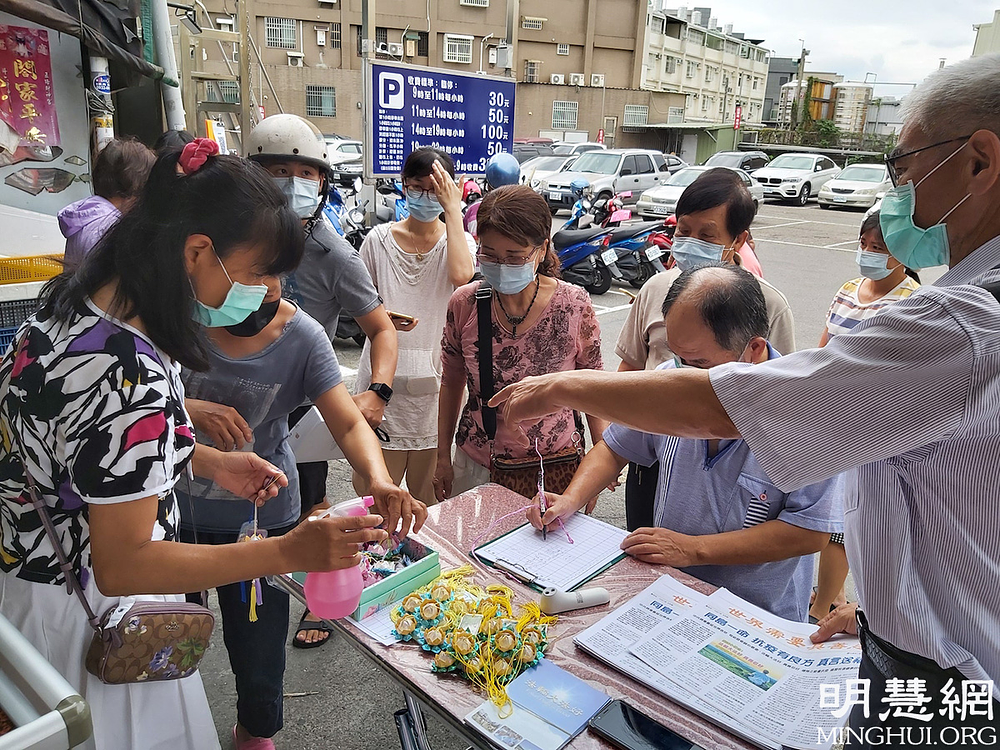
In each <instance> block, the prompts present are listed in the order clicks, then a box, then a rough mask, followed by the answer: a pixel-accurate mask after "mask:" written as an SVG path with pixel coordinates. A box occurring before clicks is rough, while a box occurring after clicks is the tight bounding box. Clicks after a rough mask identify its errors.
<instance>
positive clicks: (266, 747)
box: [233, 726, 275, 750]
mask: <svg viewBox="0 0 1000 750" xmlns="http://www.w3.org/2000/svg"><path fill="white" fill-rule="evenodd" d="M233 748H234V750H275V747H274V740H272V739H271V738H270V737H251V738H250V739H248V740H246V741H245V742H240V741H239V739H238V735H237V734H236V727H235V726H234V727H233Z"/></svg>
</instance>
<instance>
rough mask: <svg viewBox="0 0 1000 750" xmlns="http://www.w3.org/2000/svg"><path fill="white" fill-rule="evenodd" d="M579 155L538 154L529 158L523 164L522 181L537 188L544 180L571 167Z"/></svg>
mask: <svg viewBox="0 0 1000 750" xmlns="http://www.w3.org/2000/svg"><path fill="white" fill-rule="evenodd" d="M577 157H578V154H574V155H573V156H536V157H535V158H534V159H528V161H526V162H524V163H523V164H522V165H521V182H523V183H525V184H527V185H530V186H531V187H533V188H534V189H536V190H537V189H538V186H539V185H541V184H542V180H548V179H551V178H552V177H554V176H555V175H557V174H559V173H560V172H563V171H565V170H567V169H569V167H570V165H572V164H573V162H575V161H576V160H577Z"/></svg>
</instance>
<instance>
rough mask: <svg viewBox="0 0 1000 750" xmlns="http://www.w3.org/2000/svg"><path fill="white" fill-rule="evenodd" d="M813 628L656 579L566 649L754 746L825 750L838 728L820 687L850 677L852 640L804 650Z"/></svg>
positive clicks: (725, 594)
mask: <svg viewBox="0 0 1000 750" xmlns="http://www.w3.org/2000/svg"><path fill="white" fill-rule="evenodd" d="M699 597H700V598H699ZM678 599H684V600H686V601H687V602H689V603H690V606H687V605H685V604H683V603H681V602H678V601H677V600H678ZM666 610H670V612H669V613H668V612H667V611H666ZM654 612H659V613H662V616H657V615H654V614H653V613H654ZM815 629H816V628H815V626H814V625H808V624H805V623H797V622H792V621H789V620H785V619H783V618H780V617H777V616H775V615H772V614H771V613H769V612H765V611H764V610H762V609H760V608H758V607H755V606H754V605H752V604H750V603H749V602H747V601H745V600H743V599H740V598H739V597H737V596H735V595H734V594H732V593H731V592H729V591H726V590H725V589H720V590H718V591H716V592H715V593H714V594H712V595H711V596H709V597H705V596H703V595H700V594H698V593H697V592H694V591H693V590H692V589H690V588H688V587H686V586H684V585H683V584H681V583H679V582H677V581H675V580H673V579H671V578H669V577H668V576H664V577H662V578H661V579H660V580H659V581H657V582H656V583H654V584H653V585H652V586H650V587H649V588H647V589H646V590H645V591H644V592H642V593H641V594H640V595H639V596H637V597H635V598H634V599H633V600H632V601H631V602H629V604H627V605H625V606H624V607H621V608H619V609H618V610H616V611H615V612H612V613H611V614H610V615H608V616H607V617H605V618H604V619H603V620H602V621H601V622H599V623H597V624H596V625H594V626H592V627H591V628H588V629H587V630H586V631H584V632H583V633H581V634H580V635H579V636H578V637H577V639H576V642H577V643H578V644H579V645H580V646H581V647H582V648H584V649H586V650H587V651H589V652H591V653H593V654H594V655H595V656H597V657H598V658H601V659H602V660H604V661H607V662H608V663H610V664H612V665H613V666H616V667H617V668H619V669H621V670H622V671H624V672H625V673H626V674H629V675H630V676H632V677H634V678H636V679H637V680H639V681H641V682H644V683H646V684H648V685H649V686H650V687H652V688H654V689H655V690H657V691H659V692H661V693H663V694H664V695H666V696H667V697H668V698H670V699H671V700H674V701H675V702H677V703H680V704H682V705H684V706H686V707H687V708H689V709H691V710H692V711H694V712H696V713H698V714H700V715H702V716H704V717H705V718H707V719H709V720H710V721H712V722H714V723H716V724H718V725H719V726H722V727H723V728H725V729H727V730H729V731H731V732H733V733H734V734H736V735H738V736H740V737H743V738H744V739H747V740H749V741H750V742H753V743H754V744H756V745H759V746H761V747H765V748H777V747H781V746H784V747H794V748H809V749H810V750H812V749H814V748H824V747H826V748H829V747H831V746H832V745H833V742H834V740H835V738H836V735H837V734H838V733H837V732H836V731H835V730H836V729H837V727H838V726H839V725H840V724H842V723H843V721H844V719H843V717H841V718H837V717H836V716H834V713H833V712H832V711H831V709H830V707H829V706H826V705H825V703H824V701H823V700H822V699H821V698H822V695H823V690H824V687H823V686H828V685H844V684H845V683H846V682H847V681H849V680H855V679H856V678H857V676H858V665H859V664H860V662H861V646H860V643H859V642H858V639H857V638H852V637H846V636H843V637H838V638H837V639H835V640H833V641H830V642H827V643H822V644H813V643H812V642H811V641H810V640H809V635H810V634H811V633H812V632H814V631H815ZM615 639H617V641H618V642H617V643H612V641H614V640H615ZM612 652H617V653H612ZM622 652H627V657H624V658H623V654H622ZM636 662H639V663H640V664H641V666H639V667H637V666H636ZM650 672H652V673H653V675H655V677H652V678H651V677H650Z"/></svg>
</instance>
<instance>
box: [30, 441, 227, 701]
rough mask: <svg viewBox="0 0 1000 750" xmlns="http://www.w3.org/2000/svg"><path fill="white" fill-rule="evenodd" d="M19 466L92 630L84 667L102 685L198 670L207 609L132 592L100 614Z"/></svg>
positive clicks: (208, 622) (209, 622)
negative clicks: (138, 596) (137, 596)
mask: <svg viewBox="0 0 1000 750" xmlns="http://www.w3.org/2000/svg"><path fill="white" fill-rule="evenodd" d="M12 432H13V431H12ZM15 440H16V438H15ZM17 442H19V441H17ZM21 465H22V466H24V476H25V478H26V480H27V486H28V494H29V496H30V497H31V502H32V504H33V505H34V506H35V510H37V511H38V515H39V517H40V518H41V520H42V526H43V527H44V528H45V533H46V535H47V536H48V537H49V541H50V542H51V543H52V547H53V548H54V549H55V552H56V557H57V558H58V559H59V568H60V570H62V572H63V576H64V577H65V578H66V585H67V586H68V587H69V589H70V591H72V592H73V593H74V594H76V597H77V598H78V599H79V600H80V604H82V605H83V608H84V610H85V611H86V613H87V621H88V622H89V623H90V627H92V628H93V629H94V638H93V640H92V641H91V642H90V648H89V649H88V651H87V658H86V660H85V664H86V667H87V671H88V672H90V673H91V674H92V675H94V676H95V677H96V678H97V679H99V680H100V681H101V682H103V683H104V684H106V685H126V684H130V683H135V682H157V681H161V680H176V679H179V678H181V677H187V676H188V675H190V674H192V673H193V672H194V671H195V670H197V669H198V664H199V663H200V662H201V658H202V656H204V655H205V651H206V650H207V649H208V644H209V639H210V638H211V637H212V629H213V628H214V627H215V615H213V614H212V612H211V610H209V609H207V608H206V607H202V606H201V605H198V604H190V603H188V602H165V601H152V602H150V601H136V600H135V599H134V598H133V597H123V598H122V599H121V600H120V601H119V603H118V606H116V607H112V608H111V609H109V610H108V611H107V612H105V613H104V615H103V617H100V618H98V616H97V615H95V614H94V610H93V609H91V607H90V603H89V602H88V601H87V597H86V596H84V594H83V589H82V588H81V587H80V581H79V579H78V578H77V577H76V573H75V572H74V571H73V566H72V565H71V564H70V562H69V560H68V559H67V557H66V551H65V550H64V549H63V547H62V544H61V543H60V541H59V536H58V534H57V532H56V528H55V525H54V524H53V523H52V517H51V516H50V515H49V509H48V507H47V506H46V505H45V503H43V502H42V499H41V497H39V495H38V492H37V491H36V489H35V483H34V481H33V480H32V479H31V475H30V474H29V473H28V468H27V466H25V465H24V459H23V457H22V458H21Z"/></svg>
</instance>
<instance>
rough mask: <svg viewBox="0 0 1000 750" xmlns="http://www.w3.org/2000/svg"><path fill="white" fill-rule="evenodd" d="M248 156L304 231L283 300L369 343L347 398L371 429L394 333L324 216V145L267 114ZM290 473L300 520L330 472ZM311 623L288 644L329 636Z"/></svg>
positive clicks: (301, 127)
mask: <svg viewBox="0 0 1000 750" xmlns="http://www.w3.org/2000/svg"><path fill="white" fill-rule="evenodd" d="M247 158H248V159H251V160H252V161H256V162H258V163H259V164H260V165H261V166H262V167H264V168H265V169H266V170H267V171H268V172H270V173H271V176H272V177H274V179H275V180H276V181H277V182H278V184H279V186H280V187H281V190H282V192H284V193H285V196H286V197H287V199H288V202H289V205H290V206H291V207H292V209H293V210H294V211H295V212H296V213H297V214H298V216H299V218H301V219H302V223H303V227H304V229H305V233H306V246H305V255H304V256H303V258H302V263H301V264H300V265H299V267H298V269H296V271H295V272H294V273H292V274H290V275H289V276H288V277H287V279H286V280H285V296H286V297H289V298H291V299H292V300H294V301H295V302H296V303H297V304H298V305H299V306H301V307H302V309H303V310H305V311H306V312H307V313H308V314H309V315H310V316H312V317H313V318H315V319H316V320H317V321H319V323H320V324H321V325H322V326H323V327H324V328H325V329H326V332H327V335H328V336H329V337H330V340H331V341H333V339H334V337H335V336H336V332H337V320H338V319H339V318H340V314H341V312H346V313H347V314H348V315H350V316H351V317H353V318H354V319H355V320H356V321H357V323H358V325H359V326H360V327H361V329H362V330H363V331H364V332H365V335H367V336H368V338H369V339H370V340H371V352H372V355H371V360H372V386H371V388H370V389H369V390H367V391H365V392H364V393H359V394H357V395H356V396H354V400H355V402H356V403H357V405H358V408H359V409H360V410H361V413H362V414H364V416H365V419H366V420H367V421H368V424H370V425H371V426H372V428H373V429H374V428H377V427H379V426H380V425H381V423H382V415H383V412H384V410H385V405H386V404H387V403H388V402H389V399H390V398H391V397H392V381H393V377H394V375H395V372H396V356H397V337H396V329H395V327H394V326H393V323H392V320H391V319H390V318H389V315H388V313H387V312H386V310H385V307H384V306H383V305H382V300H381V298H380V297H379V295H378V292H377V291H376V290H375V285H374V284H373V283H372V279H371V276H370V275H369V273H368V269H367V268H365V265H364V263H362V261H361V257H360V256H359V255H358V251H357V250H355V249H354V248H353V247H351V245H350V244H349V243H348V242H347V241H346V240H345V239H344V238H343V237H341V236H340V235H338V234H337V232H336V231H335V230H334V228H333V227H332V225H331V224H330V223H329V221H328V220H327V219H326V218H325V217H324V216H323V204H324V202H325V201H326V196H327V192H328V189H329V185H330V175H329V170H330V165H329V162H328V161H327V145H326V140H325V139H324V138H323V134H322V133H321V132H320V130H319V129H318V128H317V127H316V126H315V125H313V124H312V123H311V122H309V121H308V120H306V119H305V118H302V117H299V116H298V115H291V114H278V115H271V116H270V117H266V118H264V119H263V120H262V121H261V122H259V123H258V124H257V127H255V128H254V129H253V131H252V132H251V133H250V138H249V139H248V145H247ZM307 409H308V407H304V408H302V409H300V410H298V411H297V412H293V413H292V415H291V417H290V419H289V421H290V423H291V424H295V422H297V421H298V420H299V419H300V418H301V417H302V415H303V414H304V413H305V411H306V410H307ZM297 468H298V472H299V487H300V494H301V496H302V513H303V515H306V514H308V513H310V512H311V511H312V510H313V509H314V507H315V506H317V505H322V504H323V503H324V502H325V501H326V478H327V472H328V468H329V467H328V466H327V464H326V463H325V462H318V463H308V464H298V466H297ZM313 621H314V618H312V616H311V615H309V614H308V613H306V614H305V615H303V622H302V623H300V625H299V632H298V633H297V634H296V638H295V641H294V642H293V645H295V646H297V647H299V648H310V647H313V646H318V645H320V644H322V643H324V642H325V641H326V639H327V638H329V631H328V630H327V629H326V626H322V624H321V623H320V622H318V621H315V622H316V628H315V629H308V630H306V629H303V625H304V624H305V622H313Z"/></svg>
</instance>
